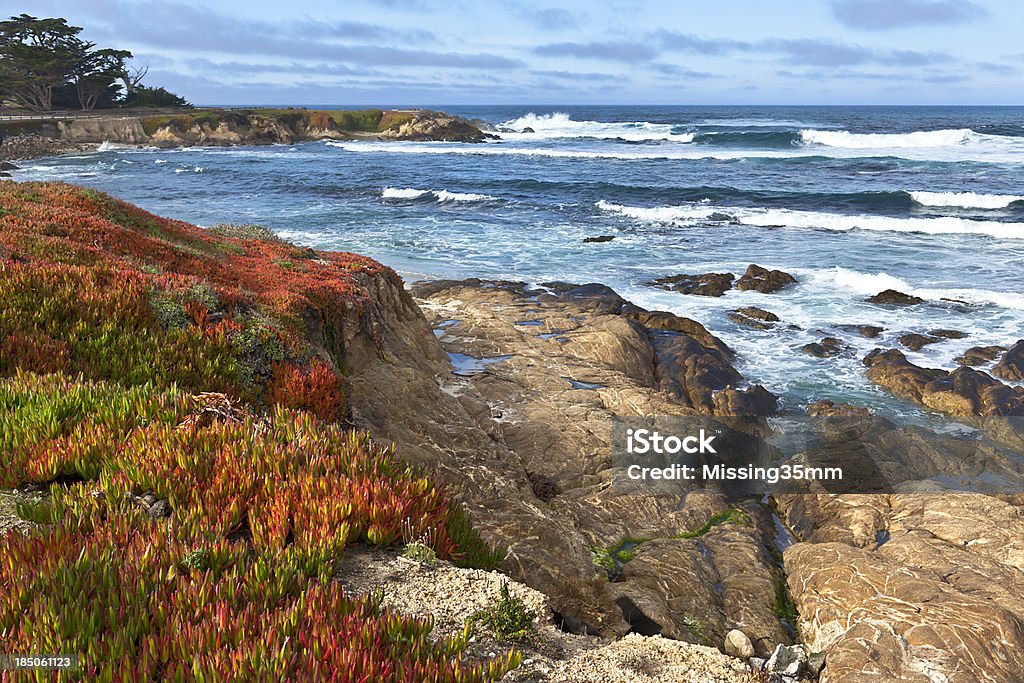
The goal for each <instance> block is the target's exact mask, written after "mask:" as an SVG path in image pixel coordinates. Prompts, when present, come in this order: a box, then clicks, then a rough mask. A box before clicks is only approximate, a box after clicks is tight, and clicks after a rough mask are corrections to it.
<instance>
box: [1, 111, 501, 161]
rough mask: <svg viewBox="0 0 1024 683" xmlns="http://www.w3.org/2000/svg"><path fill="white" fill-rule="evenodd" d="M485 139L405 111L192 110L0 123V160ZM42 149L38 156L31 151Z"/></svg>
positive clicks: (445, 118) (458, 121) (462, 126)
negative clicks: (121, 149)
mask: <svg viewBox="0 0 1024 683" xmlns="http://www.w3.org/2000/svg"><path fill="white" fill-rule="evenodd" d="M488 135H489V134H488V133H485V132H484V131H482V130H481V129H480V128H479V127H478V126H477V125H475V124H474V123H472V122H470V121H468V120H466V119H464V118H461V117H459V116H453V115H451V114H446V113H444V112H437V111H429V110H425V109H408V110H405V109H403V110H398V109H391V110H382V109H366V110H357V111H356V110H311V109H294V108H289V109H196V110H185V111H175V112H171V113H157V114H149V115H141V114H133V113H131V112H130V111H126V112H124V113H122V112H116V113H115V112H108V113H104V114H103V115H99V114H97V115H95V116H89V117H85V116H69V117H67V118H59V117H56V118H39V119H29V118H25V119H18V118H16V119H14V120H9V121H0V158H4V159H19V158H27V157H33V156H40V155H48V154H54V153H59V151H60V149H61V148H62V147H66V148H67V151H73V150H76V149H80V148H83V147H85V148H88V146H90V145H99V144H102V143H105V142H106V143H110V144H116V145H146V146H154V147H168V148H170V147H192V146H229V145H270V144H293V143H296V142H308V141H315V140H395V141H401V140H410V141H420V142H422V141H444V142H483V141H484V140H486V139H487V138H488ZM37 147H38V148H39V150H38V152H36V151H34V150H35V148H37Z"/></svg>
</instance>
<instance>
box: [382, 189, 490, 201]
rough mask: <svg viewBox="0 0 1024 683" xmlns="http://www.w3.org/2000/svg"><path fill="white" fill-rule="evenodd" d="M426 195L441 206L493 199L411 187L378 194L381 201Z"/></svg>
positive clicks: (465, 193)
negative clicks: (449, 203)
mask: <svg viewBox="0 0 1024 683" xmlns="http://www.w3.org/2000/svg"><path fill="white" fill-rule="evenodd" d="M426 195H433V197H434V198H435V199H436V200H437V201H438V202H440V203H442V204H444V203H447V202H487V201H493V200H494V199H495V198H494V197H492V196H490V195H486V194H475V193H472V192H449V191H448V190H419V189H416V188H413V187H405V188H397V187H385V188H384V190H383V191H382V192H381V193H380V196H381V199H419V198H420V197H423V196H426Z"/></svg>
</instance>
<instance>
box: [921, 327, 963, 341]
mask: <svg viewBox="0 0 1024 683" xmlns="http://www.w3.org/2000/svg"><path fill="white" fill-rule="evenodd" d="M928 334H930V335H931V336H933V337H942V338H943V339H966V338H967V333H966V332H961V331H960V330H943V329H939V330H931V331H929V332H928Z"/></svg>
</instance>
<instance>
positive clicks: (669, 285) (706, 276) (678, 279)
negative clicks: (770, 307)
mask: <svg viewBox="0 0 1024 683" xmlns="http://www.w3.org/2000/svg"><path fill="white" fill-rule="evenodd" d="M650 284H651V285H652V286H654V287H659V288H661V289H667V290H670V291H673V292H679V293H680V294H696V295H697V296H722V295H723V294H725V293H726V292H728V291H729V290H730V289H732V288H733V285H734V284H735V287H736V289H738V290H741V291H746V290H753V291H755V292H761V293H762V294H774V293H775V292H778V291H779V290H781V289H785V288H786V287H789V286H790V285H794V284H796V278H795V277H793V276H792V275H790V274H789V273H786V272H783V271H781V270H768V269H767V268H762V267H761V266H759V265H757V264H754V263H751V264H750V265H749V266H747V269H746V271H744V273H743V275H741V276H740V277H739V279H737V278H736V276H735V275H733V274H732V273H701V274H699V275H687V274H685V273H684V274H680V275H670V276H667V277H661V278H658V279H656V280H654V281H652V282H651V283H650Z"/></svg>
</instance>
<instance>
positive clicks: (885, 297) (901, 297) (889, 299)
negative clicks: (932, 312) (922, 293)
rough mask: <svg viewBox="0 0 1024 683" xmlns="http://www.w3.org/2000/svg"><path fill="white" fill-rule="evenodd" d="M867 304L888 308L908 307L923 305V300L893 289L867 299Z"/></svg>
mask: <svg viewBox="0 0 1024 683" xmlns="http://www.w3.org/2000/svg"><path fill="white" fill-rule="evenodd" d="M867 301H868V303H872V304H888V305H890V306H910V305H912V304H921V303H924V299H922V298H921V297H918V296H914V295H912V294H904V293H903V292H899V291H896V290H895V289H887V290H885V291H883V292H879V293H878V294H875V295H874V296H871V297H868V299H867Z"/></svg>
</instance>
